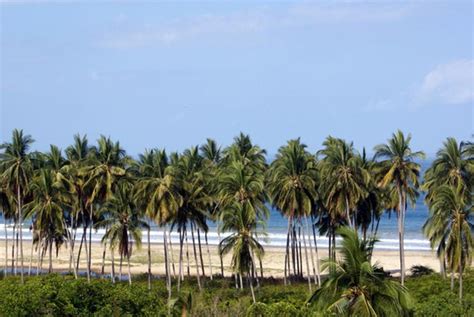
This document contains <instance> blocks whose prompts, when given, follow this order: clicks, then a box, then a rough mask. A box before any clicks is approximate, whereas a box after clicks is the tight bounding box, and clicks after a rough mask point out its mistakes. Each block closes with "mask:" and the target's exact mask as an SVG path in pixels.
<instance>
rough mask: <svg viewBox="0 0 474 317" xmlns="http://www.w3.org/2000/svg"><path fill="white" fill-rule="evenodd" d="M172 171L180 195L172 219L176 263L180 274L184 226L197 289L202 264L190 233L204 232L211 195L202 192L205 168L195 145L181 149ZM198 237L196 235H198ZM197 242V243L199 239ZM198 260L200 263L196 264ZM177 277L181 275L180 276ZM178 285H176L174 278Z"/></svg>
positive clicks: (204, 183)
mask: <svg viewBox="0 0 474 317" xmlns="http://www.w3.org/2000/svg"><path fill="white" fill-rule="evenodd" d="M172 169H173V173H174V175H175V176H176V177H177V179H178V180H179V193H180V195H181V197H182V204H181V206H180V207H179V208H178V212H177V214H176V217H175V218H174V219H173V220H172V227H173V228H175V227H176V228H177V230H178V232H179V233H180V256H179V257H180V263H179V274H181V273H182V259H183V256H182V254H183V243H184V237H185V235H186V236H187V232H188V229H189V230H190V232H191V238H192V243H193V255H194V262H195V264H196V278H197V282H198V286H199V289H200V290H201V287H202V285H201V280H200V273H199V266H200V267H201V271H202V273H203V275H205V272H204V265H203V260H202V248H201V247H199V257H200V262H199V261H198V251H197V249H196V243H195V242H196V241H195V235H194V232H195V231H196V232H198V233H199V232H200V231H199V230H202V231H204V232H207V230H208V226H207V222H206V221H207V215H206V213H207V210H208V209H209V206H210V205H211V203H212V199H211V197H210V196H209V195H208V193H207V192H206V176H205V174H206V171H205V170H204V169H203V159H202V157H201V156H200V155H199V150H198V147H192V148H190V149H187V150H185V151H184V152H183V155H181V156H180V157H179V159H178V160H177V161H176V162H175V163H174V164H173V165H172ZM198 238H199V236H198ZM198 244H199V246H201V242H200V239H198ZM199 263H200V264H201V265H199ZM188 272H189V267H188ZM180 276H181V275H180ZM178 285H180V282H179V279H178Z"/></svg>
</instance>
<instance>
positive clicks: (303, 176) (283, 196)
mask: <svg viewBox="0 0 474 317" xmlns="http://www.w3.org/2000/svg"><path fill="white" fill-rule="evenodd" d="M317 178H318V175H317V170H316V160H315V158H314V157H313V156H312V155H311V154H309V152H307V151H306V145H305V144H302V143H301V142H300V139H296V140H290V141H288V144H287V145H286V146H282V147H280V149H279V150H278V154H277V156H276V159H275V160H274V161H273V162H272V164H271V166H270V169H269V173H268V184H269V185H268V188H269V195H270V197H271V200H272V204H273V206H274V207H276V208H277V209H278V210H279V211H280V212H281V213H282V214H283V215H284V216H286V217H287V218H288V232H287V240H286V241H287V243H286V254H285V283H286V275H287V271H288V272H291V270H290V263H291V262H290V249H289V247H290V240H291V238H292V237H293V235H292V234H291V233H292V232H293V231H294V230H295V228H296V227H297V226H300V228H302V229H303V243H304V249H305V257H306V270H307V274H308V284H309V289H310V291H311V273H310V269H309V262H308V254H307V248H306V236H307V232H306V230H305V226H304V225H303V223H302V221H303V220H304V221H306V225H307V217H308V216H310V215H311V212H312V210H313V208H314V205H315V200H316V197H317V193H316V187H317V182H318V179H317ZM315 241H316V240H315ZM295 242H296V243H297V242H298V241H297V239H296V241H295ZM310 244H311V243H310ZM293 245H294V244H293ZM316 250H317V249H316ZM310 251H311V253H312V248H311V247H310ZM292 254H295V252H293V253H292ZM311 259H313V257H312V256H311ZM316 261H317V262H318V254H317V253H316ZM294 262H295V261H294V258H293V264H294ZM312 264H313V270H316V269H315V265H314V261H313V263H312ZM293 266H294V265H293ZM314 275H316V274H314ZM317 276H318V278H317V280H316V276H314V279H315V283H316V282H317V283H318V284H319V281H320V276H319V266H318V269H317Z"/></svg>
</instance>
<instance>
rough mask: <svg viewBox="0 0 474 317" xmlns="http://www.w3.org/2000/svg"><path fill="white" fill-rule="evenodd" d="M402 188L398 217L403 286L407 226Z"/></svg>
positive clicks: (399, 194)
mask: <svg viewBox="0 0 474 317" xmlns="http://www.w3.org/2000/svg"><path fill="white" fill-rule="evenodd" d="M403 196H404V195H403V193H402V191H401V188H400V189H399V192H398V199H399V208H400V212H399V216H398V240H399V246H400V280H401V284H402V285H404V284H405V244H404V226H405V201H404V199H403Z"/></svg>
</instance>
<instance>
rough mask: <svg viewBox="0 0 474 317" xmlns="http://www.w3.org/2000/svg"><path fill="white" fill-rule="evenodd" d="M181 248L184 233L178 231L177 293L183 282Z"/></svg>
mask: <svg viewBox="0 0 474 317" xmlns="http://www.w3.org/2000/svg"><path fill="white" fill-rule="evenodd" d="M183 246H184V232H183V231H182V230H181V229H179V263H178V267H179V269H178V292H179V290H180V287H181V281H182V280H183V281H184V272H183Z"/></svg>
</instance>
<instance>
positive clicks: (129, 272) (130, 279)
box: [127, 253, 132, 285]
mask: <svg viewBox="0 0 474 317" xmlns="http://www.w3.org/2000/svg"><path fill="white" fill-rule="evenodd" d="M127 266H128V284H129V285H132V272H131V271H130V253H129V254H127Z"/></svg>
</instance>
